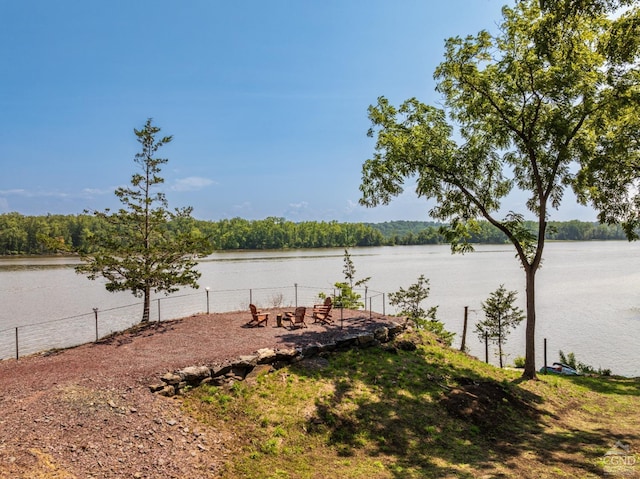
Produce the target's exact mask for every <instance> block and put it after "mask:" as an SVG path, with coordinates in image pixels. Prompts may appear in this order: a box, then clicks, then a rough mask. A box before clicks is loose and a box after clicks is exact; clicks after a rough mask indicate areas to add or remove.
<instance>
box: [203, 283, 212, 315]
mask: <svg viewBox="0 0 640 479" xmlns="http://www.w3.org/2000/svg"><path fill="white" fill-rule="evenodd" d="M204 289H205V291H206V292H207V314H209V289H211V288H209V286H207V287H206V288H204Z"/></svg>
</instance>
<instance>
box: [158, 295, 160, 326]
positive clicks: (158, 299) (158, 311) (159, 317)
mask: <svg viewBox="0 0 640 479" xmlns="http://www.w3.org/2000/svg"><path fill="white" fill-rule="evenodd" d="M158 324H160V298H158Z"/></svg>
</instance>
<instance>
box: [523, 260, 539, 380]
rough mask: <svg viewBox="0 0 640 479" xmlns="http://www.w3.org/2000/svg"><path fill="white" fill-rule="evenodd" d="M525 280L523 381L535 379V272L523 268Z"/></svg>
mask: <svg viewBox="0 0 640 479" xmlns="http://www.w3.org/2000/svg"><path fill="white" fill-rule="evenodd" d="M525 274H526V278H527V283H526V291H527V326H526V336H525V357H524V371H523V373H522V377H523V378H524V379H536V334H535V333H536V287H535V284H536V271H535V269H534V268H533V267H531V266H525Z"/></svg>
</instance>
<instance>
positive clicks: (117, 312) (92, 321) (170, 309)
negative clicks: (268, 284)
mask: <svg viewBox="0 0 640 479" xmlns="http://www.w3.org/2000/svg"><path fill="white" fill-rule="evenodd" d="M354 291H355V292H356V293H358V294H360V295H361V301H362V302H363V304H364V309H365V310H368V311H369V314H371V313H372V311H374V310H375V311H380V312H382V314H385V294H384V293H381V292H378V291H371V290H368V289H366V288H365V289H357V288H354ZM320 293H323V294H324V295H327V296H335V294H336V291H334V290H327V289H326V288H318V287H310V286H301V285H298V284H294V285H291V286H281V287H273V288H256V289H248V290H247V289H242V290H239V289H237V290H216V291H213V290H210V289H209V288H205V289H204V291H198V292H195V293H189V294H177V295H171V296H161V297H158V298H155V299H153V300H152V302H151V310H150V316H149V320H150V321H152V322H159V321H169V320H172V319H179V318H185V317H188V316H193V315H197V314H205V313H223V312H227V311H242V310H247V311H248V310H249V304H250V303H253V304H255V305H256V306H258V307H259V308H277V307H295V306H297V305H307V306H310V305H312V304H314V303H318V302H320V301H319V295H320ZM142 309H143V302H142V301H140V302H137V303H133V304H128V305H124V306H118V307H114V308H108V309H101V308H100V307H99V305H98V306H97V307H95V308H93V311H89V312H85V313H81V314H78V315H76V316H71V317H66V318H60V319H52V320H47V321H41V322H38V323H32V324H27V325H22V326H16V327H13V328H7V329H3V330H0V360H2V359H8V358H16V359H19V358H20V357H21V356H26V355H29V354H34V353H38V352H42V351H48V350H53V349H63V348H69V347H73V346H78V345H80V344H85V343H89V342H92V341H98V340H99V339H100V338H104V337H106V336H109V335H110V334H112V333H115V332H118V331H124V330H126V329H128V328H130V327H132V326H134V325H136V324H138V323H139V322H140V319H141V318H142Z"/></svg>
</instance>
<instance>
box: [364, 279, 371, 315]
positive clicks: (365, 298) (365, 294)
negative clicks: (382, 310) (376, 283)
mask: <svg viewBox="0 0 640 479" xmlns="http://www.w3.org/2000/svg"><path fill="white" fill-rule="evenodd" d="M368 288H369V287H368V286H366V285H365V287H364V310H365V311H366V310H367V290H368ZM369 309H371V303H369Z"/></svg>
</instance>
